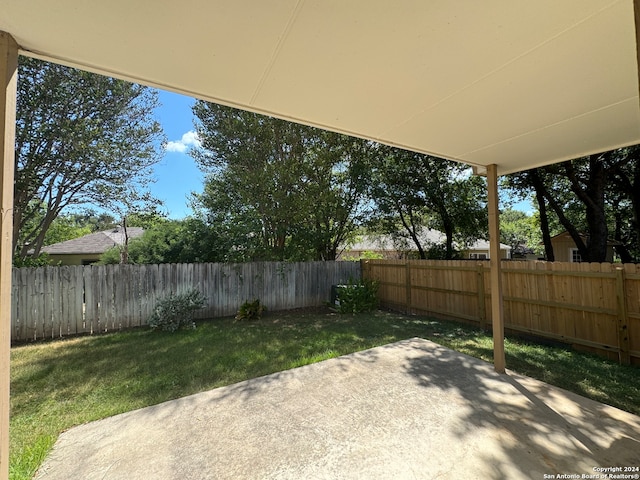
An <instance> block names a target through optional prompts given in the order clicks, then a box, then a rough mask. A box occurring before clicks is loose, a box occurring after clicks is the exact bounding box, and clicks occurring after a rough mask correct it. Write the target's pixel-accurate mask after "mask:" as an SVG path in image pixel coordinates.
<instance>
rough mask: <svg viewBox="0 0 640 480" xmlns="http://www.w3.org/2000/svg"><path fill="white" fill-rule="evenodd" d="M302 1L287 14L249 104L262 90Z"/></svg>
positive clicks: (296, 16) (299, 0) (252, 102)
mask: <svg viewBox="0 0 640 480" xmlns="http://www.w3.org/2000/svg"><path fill="white" fill-rule="evenodd" d="M303 3H304V0H298V1H297V3H296V7H295V8H294V9H293V12H292V13H291V15H290V16H289V20H288V21H287V24H286V25H285V27H284V30H283V31H282V35H281V36H280V38H279V39H278V43H277V44H276V47H275V49H274V50H273V53H272V54H271V58H270V59H269V63H268V64H267V66H266V68H265V69H264V72H263V73H262V75H261V77H260V80H259V81H258V84H257V85H256V88H255V90H254V92H253V95H251V99H250V100H249V105H253V104H254V102H255V101H256V98H257V97H258V95H259V94H260V91H261V90H262V87H263V85H264V83H265V82H266V81H267V77H268V76H269V74H270V73H271V70H272V69H273V65H274V64H275V63H276V59H277V58H278V55H279V54H280V50H282V46H283V45H284V42H285V40H286V39H287V37H288V36H289V33H290V32H291V28H292V27H293V24H294V22H295V20H296V19H297V18H298V15H299V13H300V10H301V9H302V5H303Z"/></svg>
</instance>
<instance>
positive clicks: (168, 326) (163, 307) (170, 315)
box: [149, 289, 206, 332]
mask: <svg viewBox="0 0 640 480" xmlns="http://www.w3.org/2000/svg"><path fill="white" fill-rule="evenodd" d="M205 303H206V299H205V298H204V296H203V295H202V293H200V292H199V291H198V290H196V289H191V290H189V291H187V292H186V293H181V294H179V295H174V294H171V295H169V296H168V297H165V298H163V299H162V300H160V301H159V302H158V304H157V305H156V307H155V308H154V309H153V313H152V314H151V317H150V318H149V326H150V327H151V328H152V329H159V330H164V331H168V332H175V331H176V330H178V329H179V328H182V327H188V328H196V324H195V322H194V321H193V314H194V312H195V311H196V310H200V309H201V308H202V307H204V306H205Z"/></svg>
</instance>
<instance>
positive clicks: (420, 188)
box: [372, 146, 487, 259]
mask: <svg viewBox="0 0 640 480" xmlns="http://www.w3.org/2000/svg"><path fill="white" fill-rule="evenodd" d="M377 155H378V157H377V160H376V162H375V167H374V169H373V187H372V199H373V201H374V202H375V204H376V212H377V214H376V218H375V223H377V225H378V226H379V227H380V228H381V229H382V230H383V231H385V232H386V233H391V234H393V233H395V232H397V231H398V227H400V228H401V229H402V230H404V232H405V233H406V234H407V236H408V237H409V238H410V239H411V240H412V241H413V242H414V244H415V245H416V248H417V249H418V253H419V255H420V258H427V251H426V250H427V248H426V247H427V246H426V245H423V242H422V240H421V235H420V232H421V231H422V229H424V228H434V229H436V230H439V231H441V232H442V233H444V235H445V244H444V250H445V253H444V257H445V258H446V259H451V258H453V257H454V255H455V248H454V243H455V242H457V243H459V244H461V245H465V244H469V243H471V242H473V241H474V240H476V239H478V238H485V237H486V235H487V210H486V204H485V201H484V199H485V198H486V186H485V181H484V179H483V178H481V177H478V176H471V175H469V174H468V172H467V170H468V169H467V167H465V166H464V165H460V164H457V163H455V162H451V161H447V160H443V159H439V158H435V157H431V156H429V155H423V154H419V153H414V152H409V151H405V150H399V149H396V148H392V147H386V146H380V147H379V148H378V151H377Z"/></svg>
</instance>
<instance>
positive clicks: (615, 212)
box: [508, 147, 640, 262]
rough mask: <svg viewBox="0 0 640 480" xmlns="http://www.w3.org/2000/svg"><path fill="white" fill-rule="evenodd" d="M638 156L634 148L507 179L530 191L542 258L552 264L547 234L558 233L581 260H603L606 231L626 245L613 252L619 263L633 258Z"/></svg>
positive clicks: (639, 235) (639, 233)
mask: <svg viewBox="0 0 640 480" xmlns="http://www.w3.org/2000/svg"><path fill="white" fill-rule="evenodd" d="M639 155H640V149H638V147H629V148H622V149H617V150H612V151H609V152H603V153H600V154H595V155H590V156H589V157H584V158H580V159H575V160H570V161H566V162H563V163H561V164H557V165H549V166H546V167H540V168H536V169H533V170H529V171H527V172H522V173H520V174H516V175H512V176H510V178H509V180H508V183H509V184H510V185H511V186H512V187H514V188H519V189H529V191H533V192H534V193H535V198H536V201H537V204H538V211H539V214H540V215H539V218H540V227H541V230H542V238H543V241H544V244H545V254H546V255H545V256H546V258H547V260H549V261H553V260H554V253H553V248H552V246H551V236H552V235H553V234H554V233H560V231H562V230H566V231H567V232H568V233H569V234H570V235H571V237H572V239H573V241H574V242H575V244H576V247H577V248H578V251H579V252H580V255H581V257H582V259H583V260H584V261H588V262H603V261H605V259H606V256H607V244H608V240H609V238H610V236H611V233H612V232H613V234H614V236H615V239H616V240H619V241H621V242H623V243H624V244H625V246H628V247H627V248H623V249H621V250H619V252H620V253H621V256H622V259H623V261H631V260H632V259H633V258H634V257H633V255H632V252H636V253H635V255H636V257H635V258H638V254H640V248H639V247H638V245H640V229H638V223H637V219H638V218H639V215H640V214H639V211H638V208H640V196H639V195H638V193H637V192H638V189H639V187H640V172H638V156H639ZM551 213H552V214H553V215H551ZM584 233H586V234H587V236H586V240H585V238H584V236H583V235H582V234H584Z"/></svg>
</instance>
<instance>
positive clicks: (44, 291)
mask: <svg viewBox="0 0 640 480" xmlns="http://www.w3.org/2000/svg"><path fill="white" fill-rule="evenodd" d="M350 278H354V279H356V278H360V265H359V264H358V263H356V262H305V263H287V262H257V263H241V264H220V263H201V264H163V265H102V266H63V267H42V268H14V269H13V290H12V311H11V339H12V340H18V341H20V340H36V339H41V338H52V337H59V336H64V335H73V334H79V333H98V332H106V331H113V330H119V329H123V328H130V327H137V326H141V325H146V324H147V322H148V319H149V316H150V315H151V313H152V311H153V308H154V306H155V305H156V303H157V301H158V300H159V299H161V298H163V297H165V296H168V295H169V294H171V293H174V294H175V293H182V292H185V291H187V290H189V289H191V288H196V289H198V290H200V291H201V292H202V293H203V294H204V296H205V297H206V299H207V306H206V307H205V308H204V309H203V310H201V311H199V312H198V313H197V317H198V318H212V317H222V316H229V315H234V314H235V313H236V312H237V310H238V307H239V306H240V305H241V304H242V303H243V302H245V301H247V300H253V299H256V298H258V299H260V301H261V303H263V304H264V305H266V307H267V309H268V310H272V311H275V310H287V309H293V308H302V307H314V306H321V305H323V304H325V303H326V302H328V301H329V300H330V295H331V285H333V284H339V283H345V282H347V281H348V280H349V279H350Z"/></svg>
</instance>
